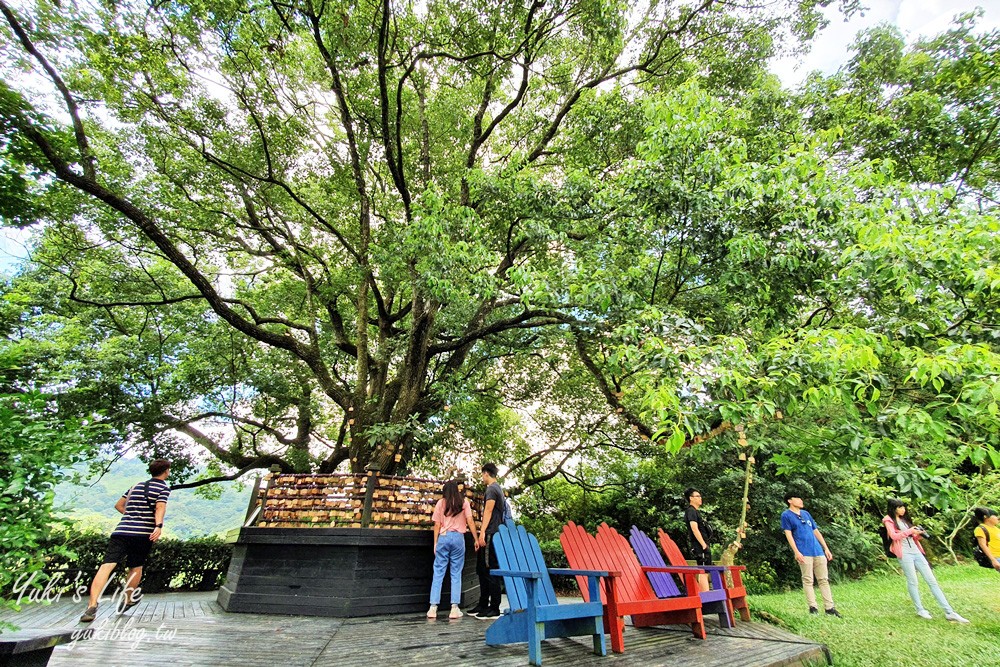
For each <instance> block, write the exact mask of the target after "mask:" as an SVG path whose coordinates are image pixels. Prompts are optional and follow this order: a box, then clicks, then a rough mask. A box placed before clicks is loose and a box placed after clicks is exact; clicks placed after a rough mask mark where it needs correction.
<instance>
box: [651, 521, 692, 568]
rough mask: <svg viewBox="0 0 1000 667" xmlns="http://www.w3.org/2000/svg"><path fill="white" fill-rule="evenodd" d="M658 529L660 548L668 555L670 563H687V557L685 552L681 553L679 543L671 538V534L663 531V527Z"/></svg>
mask: <svg viewBox="0 0 1000 667" xmlns="http://www.w3.org/2000/svg"><path fill="white" fill-rule="evenodd" d="M658 530H659V531H660V548H662V549H663V553H665V554H666V555H667V560H668V561H670V564H671V565H687V559H686V558H684V554H682V553H681V550H680V548H679V547H678V546H677V543H676V542H674V541H673V540H672V539H670V536H669V535H667V534H666V533H665V532H663V529H662V528H659V529H658Z"/></svg>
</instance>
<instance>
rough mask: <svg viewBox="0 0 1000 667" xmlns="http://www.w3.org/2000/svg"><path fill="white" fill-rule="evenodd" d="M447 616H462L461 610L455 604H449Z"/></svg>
mask: <svg viewBox="0 0 1000 667" xmlns="http://www.w3.org/2000/svg"><path fill="white" fill-rule="evenodd" d="M448 618H462V610H461V609H459V608H458V605H457V604H453V605H451V613H450V614H448Z"/></svg>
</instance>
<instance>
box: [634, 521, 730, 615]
mask: <svg viewBox="0 0 1000 667" xmlns="http://www.w3.org/2000/svg"><path fill="white" fill-rule="evenodd" d="M629 543H630V544H631V545H632V549H633V551H635V555H636V556H638V558H639V563H640V564H641V565H643V566H645V567H665V566H666V563H665V562H664V561H663V554H661V553H660V550H659V549H658V548H657V547H656V543H655V542H653V540H651V539H650V538H649V536H648V535H646V533H644V532H642V531H641V530H639V529H638V528H637V527H636V526H632V531H631V533H630V534H629ZM689 569H691V570H692V571H694V570H697V571H698V572H699V573H703V572H707V573H708V575H709V577H711V586H712V587H711V589H710V590H707V591H700V593H699V594H700V596H701V613H702V615H704V616H708V615H709V614H718V615H719V625H720V626H722V627H724V628H731V627H733V605H732V602H730V600H729V597H728V596H727V595H726V589H725V586H724V585H723V582H722V573H723V572H724V571H725V569H726V568H724V567H716V566H704V567H703V566H698V567H691V568H689ZM647 576H648V577H649V583H650V585H652V587H653V591H654V592H655V593H656V595H657V597H661V598H666V597H673V596H676V595H678V594H679V589H678V588H677V583H676V582H675V581H674V578H673V577H672V576H670V575H669V574H666V573H663V572H648V573H647Z"/></svg>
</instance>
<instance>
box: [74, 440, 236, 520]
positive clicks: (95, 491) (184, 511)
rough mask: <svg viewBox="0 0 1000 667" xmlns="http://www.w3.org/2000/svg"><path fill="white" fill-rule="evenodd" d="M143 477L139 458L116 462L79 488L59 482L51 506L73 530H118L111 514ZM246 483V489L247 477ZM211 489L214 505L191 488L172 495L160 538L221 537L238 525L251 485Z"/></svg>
mask: <svg viewBox="0 0 1000 667" xmlns="http://www.w3.org/2000/svg"><path fill="white" fill-rule="evenodd" d="M78 472H85V470H84V469H81V470H78ZM148 478H149V473H148V472H147V470H146V464H145V463H143V462H142V461H140V460H139V459H121V460H119V461H117V462H116V463H115V464H114V465H113V466H111V470H109V471H108V472H107V473H106V474H104V475H103V476H101V477H100V479H89V480H84V482H83V483H82V484H73V483H71V482H64V483H62V484H60V485H59V486H57V487H56V499H55V500H56V506H57V507H59V508H60V509H61V511H62V514H63V515H64V516H68V517H69V518H71V519H72V520H73V522H74V523H75V524H76V526H77V527H78V528H80V529H93V530H97V531H100V532H105V533H107V532H110V531H111V530H112V529H113V528H114V527H115V526H116V525H118V519H119V518H120V517H121V515H120V514H119V513H118V511H117V510H115V503H116V502H118V499H119V498H120V497H121V495H122V494H123V493H125V492H126V491H128V490H129V488H131V487H132V485H134V484H137V483H138V482H142V481H144V480H146V479H148ZM250 479H251V483H250V484H251V485H252V483H253V482H252V480H253V478H252V477H251V478H250ZM169 482H170V480H169V479H168V480H167V483H169ZM212 486H216V485H212ZM217 486H219V487H220V488H221V489H222V495H221V497H219V498H218V499H217V500H213V499H209V498H204V497H202V496H200V495H197V494H196V493H195V489H179V490H177V491H173V492H172V493H171V494H170V502H168V503H167V516H166V519H165V520H164V522H163V523H164V526H163V529H164V537H176V538H181V539H186V538H189V537H200V536H202V535H222V534H223V533H225V532H226V531H228V530H230V529H232V528H237V527H239V526H241V525H242V524H243V517H244V515H245V513H246V509H247V503H248V502H249V500H250V490H251V486H250V485H246V486H245V487H244V488H243V489H242V490H241V489H240V488H239V485H238V484H237V483H236V482H221V483H219V484H218V485H217Z"/></svg>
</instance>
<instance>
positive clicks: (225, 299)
mask: <svg viewBox="0 0 1000 667" xmlns="http://www.w3.org/2000/svg"><path fill="white" fill-rule="evenodd" d="M828 4H830V3H829V0H787V1H785V2H775V3H768V5H767V6H766V7H763V8H762V7H760V6H758V3H752V2H747V3H739V2H737V3H734V2H724V3H723V2H715V1H713V0H704V1H702V2H651V3H649V4H648V5H643V6H636V7H626V6H624V5H620V4H618V3H613V2H603V1H601V0H560V1H557V2H545V1H544V0H533V1H532V2H529V3H516V2H515V3H496V2H467V1H462V2H457V1H456V2H451V1H441V2H430V3H409V2H390V1H389V0H384V1H382V2H379V1H375V0H370V1H368V2H361V3H346V2H344V3H335V2H316V1H313V0H291V1H289V2H270V3H254V2H240V1H236V0H234V1H232V2H212V3H200V2H183V1H182V2H156V3H148V4H147V3H144V2H133V3H107V4H100V5H91V6H88V7H87V8H86V10H81V9H78V8H77V7H76V6H66V5H65V4H62V5H61V4H60V3H55V4H50V3H48V2H37V3H34V4H32V5H30V6H29V7H27V8H24V9H15V8H12V7H11V6H10V5H8V4H7V3H6V2H0V10H2V12H3V15H4V18H5V26H4V30H3V37H4V40H3V41H4V44H3V46H2V47H0V48H2V51H0V53H2V65H0V67H2V71H3V78H4V81H5V82H7V83H4V84H2V87H0V123H2V125H0V137H3V141H2V142H0V146H2V149H3V151H4V153H5V155H6V159H5V165H6V166H5V168H4V170H3V180H2V181H0V183H2V184H3V185H4V187H8V188H9V189H15V190H17V192H19V193H22V194H25V195H28V196H30V198H31V205H30V206H27V205H26V206H24V207H22V208H20V209H19V210H18V211H16V212H15V213H16V215H15V213H10V212H6V211H4V212H3V213H4V214H5V217H6V218H7V219H8V220H13V221H14V222H15V223H17V224H27V223H28V222H30V221H31V220H35V219H41V220H44V221H45V223H46V225H47V226H46V230H45V234H46V237H47V239H46V245H45V246H44V247H43V248H40V250H39V259H40V260H42V264H43V265H44V267H45V268H46V270H47V274H46V275H47V276H48V277H49V278H50V279H51V281H50V284H49V290H48V296H49V298H51V299H54V300H55V301H56V302H57V303H58V305H59V306H60V307H61V308H62V311H61V312H62V314H63V315H65V316H67V317H76V316H77V315H78V314H79V313H80V312H82V311H81V308H84V309H85V310H86V311H87V313H88V314H87V315H86V317H85V319H86V326H85V328H87V330H89V331H92V332H101V331H103V332H105V335H106V336H114V337H120V338H116V339H120V340H122V341H123V342H127V341H132V342H131V343H129V344H125V345H121V346H119V347H118V348H117V349H115V350H112V351H111V353H110V354H107V353H106V352H107V350H103V351H102V354H99V355H92V358H91V359H90V360H89V361H90V362H92V363H81V366H80V368H81V371H83V373H82V375H83V376H88V373H87V372H86V371H84V369H90V372H89V377H90V379H92V380H93V382H92V383H91V386H92V387H94V388H95V389H94V392H95V395H99V396H100V395H104V396H105V400H107V399H108V398H110V397H117V400H116V401H115V405H116V406H120V407H121V408H122V412H121V414H122V415H125V416H124V417H123V426H127V425H129V424H131V425H135V424H141V426H142V428H141V433H140V435H142V436H143V437H146V436H148V435H151V434H155V433H163V432H166V431H172V432H180V433H184V434H186V435H187V436H190V437H192V438H194V439H195V441H197V442H199V443H201V444H203V445H204V446H205V447H206V448H207V449H208V450H209V451H211V453H212V454H213V455H214V456H216V457H217V458H218V459H219V460H221V461H222V462H224V463H226V464H229V465H231V466H234V467H236V468H239V469H249V468H252V467H262V466H268V465H272V464H277V465H279V466H281V467H282V468H283V469H286V470H308V469H319V470H332V469H334V468H336V467H338V466H339V465H340V464H342V463H344V462H349V464H350V467H351V468H352V469H353V470H361V469H364V468H366V467H372V468H377V469H381V470H383V471H386V472H393V471H396V470H398V469H400V468H401V467H405V466H406V464H407V462H409V461H411V460H412V459H413V457H414V456H415V455H426V453H427V448H428V446H429V443H430V442H432V441H433V439H434V434H435V433H437V432H439V431H440V430H441V429H442V427H444V426H447V425H448V422H449V417H448V415H447V411H448V408H449V406H450V405H451V404H452V403H455V402H475V401H479V403H478V405H480V406H482V407H483V410H484V411H486V412H488V413H489V414H491V415H493V417H491V418H489V419H486V421H485V424H486V425H494V426H495V425H497V424H499V423H500V422H502V421H503V420H502V414H501V413H499V412H498V411H497V409H496V408H497V405H498V396H499V393H498V385H497V382H496V379H497V378H498V377H501V376H503V372H502V370H500V368H501V367H500V366H499V363H500V362H502V361H504V360H511V359H514V358H516V359H518V360H519V363H521V364H524V365H522V368H529V367H530V366H528V365H527V364H528V363H529V361H530V359H531V358H532V357H531V355H533V354H535V353H536V352H537V351H538V350H540V349H543V348H542V345H543V344H548V343H552V342H553V339H556V340H557V344H555V345H554V348H555V350H556V351H555V352H553V351H552V350H553V347H551V346H550V347H547V348H544V349H546V350H547V353H546V356H550V357H551V355H552V354H555V355H556V356H557V357H559V358H560V359H565V360H567V361H566V363H578V362H577V361H575V359H576V355H577V354H580V355H582V356H581V357H580V358H581V359H582V362H583V368H584V369H586V370H587V371H589V372H590V373H591V375H592V377H594V378H596V379H597V387H598V388H599V390H600V392H601V394H602V395H603V397H604V398H605V399H606V405H605V407H604V408H603V409H604V411H605V415H607V414H608V413H613V414H620V415H623V417H622V418H621V419H623V421H624V423H628V422H629V421H633V422H634V421H637V420H639V417H638V416H637V415H633V414H631V413H630V412H628V411H626V409H625V407H624V406H623V405H622V404H621V401H620V400H619V399H620V394H619V393H617V392H616V391H614V390H613V389H612V388H610V387H609V386H608V385H607V382H606V380H605V378H603V377H602V374H601V373H600V369H598V368H597V366H596V365H595V364H594V362H593V359H592V352H588V351H587V350H588V348H587V345H588V342H587V340H588V336H589V332H590V331H591V329H592V326H593V321H592V318H588V317H586V312H585V311H588V310H589V311H591V312H592V311H594V310H596V309H597V307H599V306H600V305H601V304H604V303H606V302H607V303H610V301H606V300H605V298H604V296H602V295H600V294H596V293H595V290H594V289H592V286H593V282H592V278H593V276H591V275H586V274H585V272H589V271H590V270H591V269H592V268H593V264H592V263H590V262H589V261H582V262H578V261H577V258H587V257H599V256H601V255H602V253H604V252H605V250H608V252H610V253H611V254H612V255H614V254H615V253H616V252H617V251H616V250H615V248H616V247H618V246H619V245H620V244H622V243H624V244H628V243H631V242H632V241H633V240H634V239H632V238H630V237H629V235H628V234H624V233H621V230H622V229H623V225H625V224H627V222H626V223H621V222H620V223H619V224H618V225H617V226H615V225H609V220H610V217H613V216H614V210H613V208H612V209H609V208H608V207H607V206H604V205H603V203H602V202H600V201H596V202H595V201H594V200H593V193H594V192H598V191H599V188H598V187H596V185H598V184H600V182H601V180H602V179H606V178H610V177H613V176H616V175H619V174H620V173H622V170H623V168H624V164H625V162H626V161H627V160H628V159H629V157H631V155H632V154H633V152H634V148H635V143H636V141H637V140H638V139H639V138H640V137H641V136H642V134H641V125H640V122H641V120H642V114H641V105H639V104H638V103H637V100H638V98H639V97H641V96H642V95H643V94H646V93H648V92H651V91H657V90H670V89H672V88H674V87H675V86H676V85H677V84H678V83H680V82H682V81H684V80H687V79H690V78H692V77H696V78H699V79H701V80H702V81H705V82H707V83H708V85H710V86H711V87H713V88H714V89H716V90H719V91H726V90H728V91H736V90H739V89H741V88H743V87H745V86H746V85H748V83H750V82H753V81H755V80H756V74H755V72H759V71H760V68H761V67H762V65H763V63H764V62H766V59H767V58H768V57H769V56H771V55H772V54H773V53H774V52H775V51H776V50H777V48H778V46H777V44H778V43H780V42H781V41H782V40H785V39H787V40H789V42H790V43H791V42H793V41H794V39H795V38H801V37H808V36H810V35H811V34H812V32H813V31H814V30H815V29H816V27H817V26H818V25H819V23H820V18H819V13H818V11H819V9H820V8H822V7H824V6H826V5H828ZM841 4H843V5H845V6H851V5H853V4H855V3H849V2H842V3H841ZM11 165H14V166H13V167H12V166H11ZM692 221H693V222H692V224H700V223H699V221H698V220H695V219H693V218H692ZM609 230H610V231H611V233H610V234H609ZM710 231H711V230H709V229H697V230H696V229H692V233H693V234H694V235H695V236H696V237H697V238H698V239H700V240H699V243H700V244H702V245H705V244H710ZM666 240H667V237H663V241H664V243H665V242H666ZM623 257H624V256H623ZM685 267H686V264H685V263H684V262H681V263H680V264H678V265H676V266H675V268H676V269H677V271H678V272H679V273H678V274H677V275H675V276H673V277H672V278H671V280H672V281H673V287H672V288H669V289H672V290H673V292H674V293H676V292H677V291H678V290H680V289H682V288H683V286H684V280H683V275H687V273H689V272H687V269H686V268H685ZM682 274H683V275H682ZM658 275H659V273H658ZM663 275H664V281H665V282H664V283H663V285H664V287H663V288H662V290H663V291H661V292H660V293H661V294H663V293H666V290H667V289H668V287H667V284H666V274H663ZM658 285H659V283H658V282H654V285H653V289H652V293H653V294H652V296H653V300H654V301H655V300H656V298H657V292H658V290H660V289H661V288H660V287H659V286H658ZM608 298H610V297H608ZM550 331H556V332H561V333H562V334H565V333H566V332H571V336H570V337H569V338H567V337H566V336H565V335H556V336H553V334H551V333H545V332H550ZM85 361H86V360H85ZM557 365H558V364H557ZM114 369H117V370H119V373H118V375H117V376H116V375H115V374H114V373H113V372H110V371H112V370H114ZM122 371H124V373H125V374H126V375H127V376H128V381H127V382H123V383H117V385H116V384H115V383H113V382H110V381H109V380H110V379H111V378H114V377H121V375H122ZM102 392H103V394H102ZM490 396H492V398H489V397H490ZM126 408H127V409H126ZM210 420H222V421H223V422H225V423H228V424H233V425H235V426H236V437H235V438H234V439H229V440H223V439H220V438H219V437H218V436H217V435H213V433H212V431H211V430H210V429H207V428H205V427H203V426H202V425H201V424H202V423H205V422H210ZM470 421H473V422H474V421H475V420H470ZM464 423H467V422H463V424H464ZM480 423H483V420H480ZM592 426H593V425H592ZM588 428H590V427H588ZM484 430H487V429H484ZM591 430H592V429H591ZM470 435H471V436H473V437H474V436H475V433H473V434H470Z"/></svg>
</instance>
